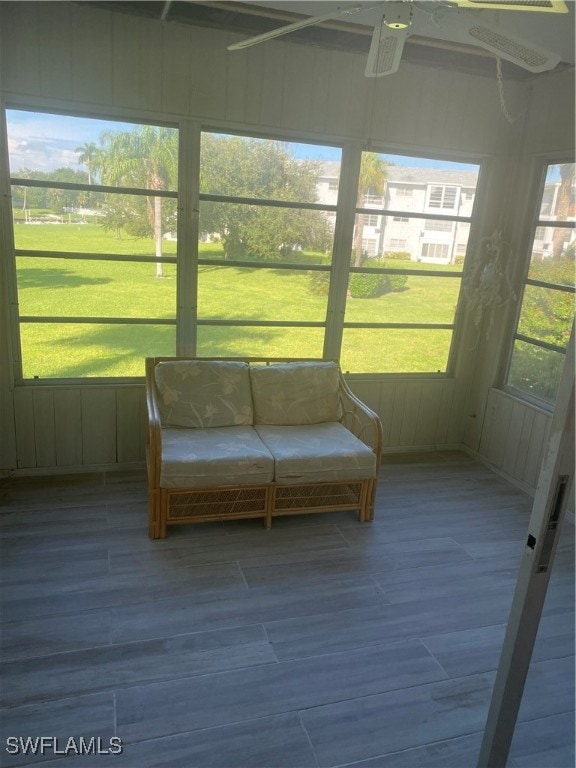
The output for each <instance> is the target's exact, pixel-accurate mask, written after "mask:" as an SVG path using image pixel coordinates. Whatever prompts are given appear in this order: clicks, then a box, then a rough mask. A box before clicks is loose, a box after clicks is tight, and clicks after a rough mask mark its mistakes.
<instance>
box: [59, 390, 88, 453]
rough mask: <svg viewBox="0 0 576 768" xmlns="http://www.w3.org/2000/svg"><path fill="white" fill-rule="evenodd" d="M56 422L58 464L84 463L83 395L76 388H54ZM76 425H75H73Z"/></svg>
mask: <svg viewBox="0 0 576 768" xmlns="http://www.w3.org/2000/svg"><path fill="white" fill-rule="evenodd" d="M54 424H55V431H56V464H57V465H58V466H59V467H74V466H78V467H79V466H81V465H82V464H83V456H82V429H79V428H78V427H79V426H80V425H81V424H82V396H81V392H80V390H79V389H78V388H76V389H70V388H66V389H60V388H55V389H54ZM73 425H74V426H73Z"/></svg>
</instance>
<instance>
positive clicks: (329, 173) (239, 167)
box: [200, 133, 342, 205]
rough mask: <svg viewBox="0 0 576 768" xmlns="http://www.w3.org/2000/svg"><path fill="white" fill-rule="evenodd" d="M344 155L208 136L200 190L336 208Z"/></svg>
mask: <svg viewBox="0 0 576 768" xmlns="http://www.w3.org/2000/svg"><path fill="white" fill-rule="evenodd" d="M341 155H342V151H341V149H339V148H336V147H326V146H320V145H316V144H299V143H296V142H290V141H276V140H273V139H258V138H252V137H248V136H230V135H226V134H221V133H203V134H202V144H201V154H200V191H201V192H204V193H207V194H217V195H231V196H234V197H254V198H260V199H265V200H292V201H295V202H301V203H317V202H322V203H324V204H326V205H336V201H337V197H338V184H339V180H340V162H341Z"/></svg>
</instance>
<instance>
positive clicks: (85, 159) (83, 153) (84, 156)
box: [74, 141, 100, 184]
mask: <svg viewBox="0 0 576 768" xmlns="http://www.w3.org/2000/svg"><path fill="white" fill-rule="evenodd" d="M74 152H79V155H78V162H79V163H80V164H81V165H85V166H86V168H87V169H88V184H92V180H93V176H92V171H93V169H94V167H95V165H96V162H97V159H98V153H99V152H100V148H99V147H98V145H97V144H94V142H93V141H86V142H84V144H82V146H81V147H76V149H75V150H74Z"/></svg>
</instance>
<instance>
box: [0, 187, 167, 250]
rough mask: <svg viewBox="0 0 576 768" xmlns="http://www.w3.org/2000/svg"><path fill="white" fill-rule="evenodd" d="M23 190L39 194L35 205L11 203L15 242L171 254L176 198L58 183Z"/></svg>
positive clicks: (30, 245) (31, 246) (52, 247)
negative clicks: (65, 188) (82, 188)
mask: <svg viewBox="0 0 576 768" xmlns="http://www.w3.org/2000/svg"><path fill="white" fill-rule="evenodd" d="M13 189H16V188H15V187H13ZM20 189H24V188H23V187H20ZM27 192H28V194H30V193H32V192H34V193H36V192H40V193H42V195H43V198H42V199H41V200H40V198H38V200H37V201H35V202H38V203H39V205H40V207H38V208H37V207H33V208H26V209H25V210H22V209H14V220H15V226H14V242H15V245H16V248H19V249H22V250H32V251H34V250H38V251H54V252H56V253H70V252H75V253H108V254H122V255H127V256H156V255H158V256H159V257H161V256H175V255H176V227H177V222H176V200H173V199H171V198H165V197H150V198H148V197H143V196H141V195H121V194H118V195H117V194H106V195H102V194H96V193H90V192H88V193H86V192H68V191H66V192H63V191H62V190H59V189H35V190H32V189H28V190H27ZM82 197H83V198H84V201H82V199H81V198H82Z"/></svg>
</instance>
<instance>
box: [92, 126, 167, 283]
mask: <svg viewBox="0 0 576 768" xmlns="http://www.w3.org/2000/svg"><path fill="white" fill-rule="evenodd" d="M100 141H101V148H100V149H99V151H98V153H97V155H96V157H95V159H94V164H95V167H96V169H97V171H98V173H99V174H100V178H101V179H102V183H104V184H109V185H111V186H119V185H121V186H124V187H134V188H144V189H150V190H161V189H168V188H171V189H176V184H177V168H178V133H177V131H175V130H173V129H172V128H158V127H155V126H151V125H143V126H139V127H138V128H136V129H135V130H133V131H125V132H123V133H112V132H106V133H103V134H102V136H101V137H100ZM115 204H116V205H118V206H120V207H121V208H123V209H124V210H125V209H126V202H125V199H124V200H123V199H122V198H121V196H119V195H113V196H112V195H109V196H108V201H107V205H108V206H109V207H114V205H115ZM134 207H135V209H136V210H137V209H138V204H137V203H135V205H134ZM108 212H109V214H110V217H111V218H113V219H114V220H115V224H114V227H115V228H117V227H118V221H119V220H120V221H122V219H121V218H120V219H119V217H118V216H117V215H116V214H117V213H118V212H114V211H111V210H109V211H108ZM162 213H163V211H162V198H161V197H159V196H157V195H154V196H148V197H146V215H145V221H147V227H144V228H142V217H139V218H137V219H135V220H134V221H133V222H132V224H133V226H134V227H138V228H139V234H140V236H142V234H143V233H145V234H147V235H151V236H152V237H153V238H154V243H155V256H156V277H162V276H163V270H162V231H163V220H162ZM126 223H128V222H126Z"/></svg>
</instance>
